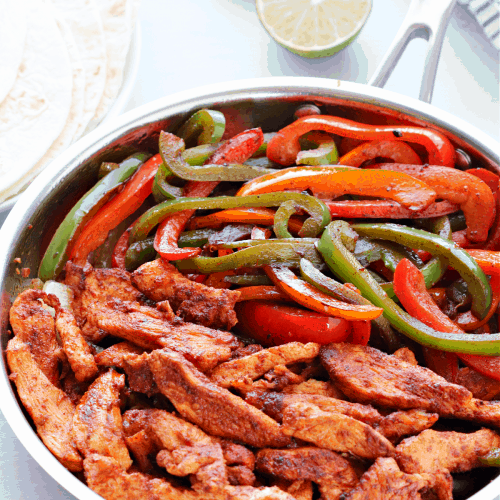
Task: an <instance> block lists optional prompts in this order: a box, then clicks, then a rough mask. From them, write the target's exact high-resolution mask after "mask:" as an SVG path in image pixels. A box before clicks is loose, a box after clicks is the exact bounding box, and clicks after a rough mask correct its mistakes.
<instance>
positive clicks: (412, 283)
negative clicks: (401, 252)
mask: <svg viewBox="0 0 500 500" xmlns="http://www.w3.org/2000/svg"><path fill="white" fill-rule="evenodd" d="M492 281H493V280H492ZM494 281H495V283H492V284H493V285H495V288H496V290H495V293H496V294H497V295H498V291H499V290H498V282H499V280H494ZM394 291H395V293H396V295H397V296H398V298H399V300H400V301H401V304H402V305H403V306H404V308H405V309H406V311H407V312H408V313H409V314H411V315H412V316H413V317H415V318H417V319H419V320H420V321H422V322H423V323H425V324H426V325H427V326H430V327H431V328H435V329H436V330H439V331H441V332H445V333H458V334H463V333H464V331H463V330H462V329H461V328H460V327H459V326H457V325H456V324H455V323H454V322H453V321H452V320H451V319H450V318H449V317H448V316H446V315H445V314H444V313H443V312H442V311H441V309H439V307H438V306H437V305H436V303H435V302H434V301H433V300H432V297H431V296H430V294H429V292H428V291H427V289H426V287H425V282H424V278H423V275H422V273H421V272H420V271H419V269H418V268H417V267H416V266H415V265H414V264H412V263H411V262H410V261H409V260H408V259H403V260H401V261H400V262H399V264H398V266H397V267H396V272H395V273H394ZM458 356H459V358H460V359H461V360H462V361H463V362H464V363H465V364H466V365H467V366H469V367H470V368H473V369H474V370H476V371H478V372H479V373H481V374H483V375H486V376H487V377H491V378H494V379H495V380H500V356H496V357H486V356H477V355H473V354H458Z"/></svg>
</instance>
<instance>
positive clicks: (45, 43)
mask: <svg viewBox="0 0 500 500" xmlns="http://www.w3.org/2000/svg"><path fill="white" fill-rule="evenodd" d="M139 1H140V0H0V13H1V21H2V27H1V29H0V203H2V202H4V201H5V200H7V199H9V198H12V197H13V196H15V195H16V194H18V193H19V192H20V191H22V190H23V189H24V188H25V187H26V186H27V185H28V184H29V183H30V182H32V181H33V179H34V178H35V177H36V175H37V174H38V173H40V171H41V169H42V168H43V167H45V166H46V165H47V164H48V163H49V162H50V161H51V160H52V159H53V158H55V157H56V156H58V155H59V154H60V153H61V152H62V151H63V150H64V149H66V148H67V147H68V146H69V145H70V144H71V143H73V142H74V141H76V140H77V139H78V138H79V137H81V136H82V135H83V134H84V133H85V132H88V131H89V130H91V129H92V128H94V127H96V126H97V125H98V124H99V122H100V121H101V120H102V119H103V118H104V117H105V116H106V113H107V112H108V110H109V108H110V106H111V105H112V104H113V101H114V99H115V98H116V96H117V95H118V93H119V90H120V87H121V85H122V79H123V73H124V68H125V61H126V58H127V53H128V50H129V46H130V42H131V39H132V34H133V31H134V28H135V23H136V16H137V10H138V7H139Z"/></svg>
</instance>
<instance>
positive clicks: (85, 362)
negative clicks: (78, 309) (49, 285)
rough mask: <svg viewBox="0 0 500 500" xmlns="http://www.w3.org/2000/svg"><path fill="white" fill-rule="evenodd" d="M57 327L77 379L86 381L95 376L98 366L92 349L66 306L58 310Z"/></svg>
mask: <svg viewBox="0 0 500 500" xmlns="http://www.w3.org/2000/svg"><path fill="white" fill-rule="evenodd" d="M56 329H57V332H58V333H59V336H60V338H61V342H62V347H63V350H64V352H65V354H66V356H67V358H68V361H69V364H70V366H71V369H72V370H73V371H74V372H75V377H76V379H77V380H78V381H80V382H84V381H86V380H91V379H93V378H95V377H96V376H97V372H98V368H97V364H96V362H95V360H94V356H93V355H92V351H91V350H90V347H89V345H88V344H87V342H86V341H85V339H84V338H83V335H82V332H81V330H80V328H79V327H78V325H77V323H76V319H75V317H74V316H73V313H71V312H70V311H69V310H68V309H65V308H64V307H58V308H57V310H56Z"/></svg>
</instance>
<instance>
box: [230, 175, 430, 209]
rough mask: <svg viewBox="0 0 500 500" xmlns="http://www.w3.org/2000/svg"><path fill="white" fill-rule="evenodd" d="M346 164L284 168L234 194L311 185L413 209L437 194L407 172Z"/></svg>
mask: <svg viewBox="0 0 500 500" xmlns="http://www.w3.org/2000/svg"><path fill="white" fill-rule="evenodd" d="M346 168H349V167H337V168H332V167H330V166H328V165H326V166H324V167H291V168H286V169H283V170H280V171H278V172H276V173H272V174H267V175H263V176H261V177H257V178H256V179H253V180H251V181H250V182H247V183H246V184H245V185H244V186H243V187H242V188H241V189H240V190H239V191H238V192H237V193H236V196H248V195H251V194H261V193H272V192H276V191H286V190H293V191H305V190H306V189H311V190H312V191H313V192H314V193H315V194H317V195H321V197H322V198H324V197H326V196H327V195H328V197H330V198H336V197H338V196H342V195H344V194H356V195H361V196H373V197H379V198H386V199H390V200H394V201H397V202H398V203H401V205H403V206H404V207H406V208H408V209H410V210H412V211H415V212H416V211H419V210H423V209H424V208H427V207H428V206H429V205H430V204H431V203H432V202H433V201H434V200H435V198H436V193H435V191H434V190H433V189H431V188H430V187H429V186H428V185H427V184H425V183H424V182H422V181H420V180H418V179H415V178H412V177H411V176H410V175H407V174H404V173H401V172H389V171H386V170H371V169H370V170H363V169H352V168H351V169H348V170H344V169H346Z"/></svg>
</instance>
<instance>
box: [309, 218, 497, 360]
mask: <svg viewBox="0 0 500 500" xmlns="http://www.w3.org/2000/svg"><path fill="white" fill-rule="evenodd" d="M346 226H347V223H346V222H344V221H334V222H332V223H331V224H329V225H328V226H327V228H326V229H325V231H324V232H323V235H322V236H321V238H320V241H319V243H318V245H317V248H318V250H319V251H320V253H321V255H322V256H323V259H324V260H325V262H326V264H327V265H328V267H329V268H330V269H331V270H332V271H333V272H334V273H335V274H336V275H338V276H339V277H340V278H341V279H343V280H344V281H348V282H350V283H353V284H354V285H355V286H356V287H357V288H358V289H359V290H360V291H361V293H362V294H363V296H364V297H366V298H367V299H368V300H369V301H370V302H371V303H372V304H374V305H376V306H379V307H383V308H384V316H385V317H386V318H387V319H388V320H389V322H390V323H391V324H392V326H393V327H394V328H396V329H397V330H398V331H400V332H401V333H403V334H404V335H406V336H407V337H409V338H411V339H413V340H415V341H416V342H418V343H419V344H422V345H425V346H428V347H434V348H435V349H439V350H442V351H451V352H461V353H466V354H483V355H487V356H498V355H500V334H492V335H472V334H464V335H458V334H452V333H443V332H438V331H436V330H434V329H433V328H430V327H428V326H427V325H425V324H424V323H422V322H421V321H419V320H418V319H415V318H413V317H412V316H410V315H409V314H408V313H407V312H405V311H404V310H403V309H401V307H399V306H398V305H397V304H396V303H395V302H394V301H393V300H391V299H390V298H389V297H388V295H387V293H386V292H385V291H384V290H383V289H382V288H381V287H380V285H379V284H378V283H377V282H376V281H375V280H374V279H373V278H372V277H371V276H370V274H369V273H368V272H367V271H366V269H365V268H364V267H363V266H362V265H361V264H360V263H359V262H358V261H357V260H356V258H355V257H354V255H352V253H350V252H349V251H348V250H347V249H346V248H345V246H344V244H343V243H342V229H343V228H344V227H346Z"/></svg>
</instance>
